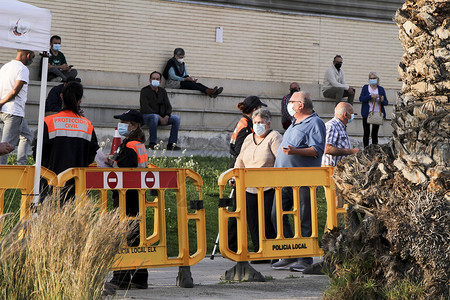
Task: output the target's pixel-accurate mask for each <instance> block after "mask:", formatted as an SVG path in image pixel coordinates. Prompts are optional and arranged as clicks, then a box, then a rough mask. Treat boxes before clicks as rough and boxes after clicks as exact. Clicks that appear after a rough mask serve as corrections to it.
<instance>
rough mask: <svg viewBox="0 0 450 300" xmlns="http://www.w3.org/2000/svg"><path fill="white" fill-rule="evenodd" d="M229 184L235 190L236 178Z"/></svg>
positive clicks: (229, 181)
mask: <svg viewBox="0 0 450 300" xmlns="http://www.w3.org/2000/svg"><path fill="white" fill-rule="evenodd" d="M228 184H229V185H230V187H232V188H233V189H234V188H235V187H236V180H234V178H231V179H230V180H228Z"/></svg>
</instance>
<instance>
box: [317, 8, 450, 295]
mask: <svg viewBox="0 0 450 300" xmlns="http://www.w3.org/2000/svg"><path fill="white" fill-rule="evenodd" d="M395 21H396V22H397V24H398V27H399V39H400V41H401V43H402V45H403V48H404V49H405V54H404V55H403V57H402V60H401V62H400V64H399V67H398V71H399V75H400V78H401V80H402V81H403V87H402V91H401V93H400V94H399V99H398V101H397V104H396V107H395V113H394V117H393V121H392V126H393V128H394V134H393V138H392V140H391V142H390V143H389V144H387V145H382V146H378V145H372V146H370V147H368V148H366V149H365V150H364V151H362V152H359V153H357V154H356V155H352V156H349V157H347V158H345V159H343V160H342V161H341V164H339V165H338V166H337V167H336V170H335V175H334V179H335V182H336V187H337V189H339V190H340V191H341V194H342V196H343V198H344V200H345V201H346V202H347V203H349V204H350V210H349V212H348V218H347V220H348V224H347V228H346V229H341V230H333V231H332V232H331V233H330V234H328V235H327V236H326V237H325V238H324V250H325V252H326V257H325V258H326V261H327V262H328V263H330V264H331V265H333V264H334V267H335V270H339V269H340V268H339V264H340V263H341V262H342V261H341V260H340V259H339V257H342V254H343V253H345V254H346V255H347V257H348V256H350V257H351V256H352V255H366V256H367V257H374V258H375V263H374V267H373V270H372V275H371V276H372V278H373V279H375V280H376V281H377V282H378V283H380V284H381V285H380V286H381V287H390V286H391V287H392V286H395V284H396V283H398V282H399V280H402V279H404V278H409V279H412V280H413V281H415V282H422V283H423V285H424V289H425V293H426V296H427V297H430V298H431V299H434V298H436V297H437V296H444V297H449V288H448V286H449V278H450V275H449V274H450V272H449V270H450V190H449V187H450V168H449V166H450V114H449V111H450V1H449V0H434V1H426V0H422V1H421V0H418V1H411V0H407V1H406V3H405V4H404V5H403V7H402V8H401V9H399V10H398V11H397V13H396V16H395ZM336 272H338V271H336Z"/></svg>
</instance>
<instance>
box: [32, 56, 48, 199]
mask: <svg viewBox="0 0 450 300" xmlns="http://www.w3.org/2000/svg"><path fill="white" fill-rule="evenodd" d="M44 54H45V56H44V58H43V60H42V73H41V93H40V99H39V118H38V135H37V144H36V162H35V165H34V166H35V169H34V197H33V204H34V205H37V204H38V203H39V187H40V182H41V162H42V138H43V136H44V115H45V98H46V95H47V71H48V56H47V55H46V53H45V52H44Z"/></svg>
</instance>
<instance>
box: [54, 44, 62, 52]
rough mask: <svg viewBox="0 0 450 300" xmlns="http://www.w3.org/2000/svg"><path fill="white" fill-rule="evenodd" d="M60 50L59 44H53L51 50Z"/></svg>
mask: <svg viewBox="0 0 450 300" xmlns="http://www.w3.org/2000/svg"><path fill="white" fill-rule="evenodd" d="M60 49H61V44H53V50H55V51H59V50H60Z"/></svg>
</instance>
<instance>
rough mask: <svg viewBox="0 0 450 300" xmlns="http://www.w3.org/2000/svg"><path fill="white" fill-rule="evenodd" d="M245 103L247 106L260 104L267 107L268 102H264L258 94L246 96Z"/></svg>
mask: <svg viewBox="0 0 450 300" xmlns="http://www.w3.org/2000/svg"><path fill="white" fill-rule="evenodd" d="M244 104H245V106H247V107H258V106H266V107H267V104H264V103H262V102H261V100H260V99H259V97H258V96H248V97H247V98H245V100H244Z"/></svg>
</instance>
